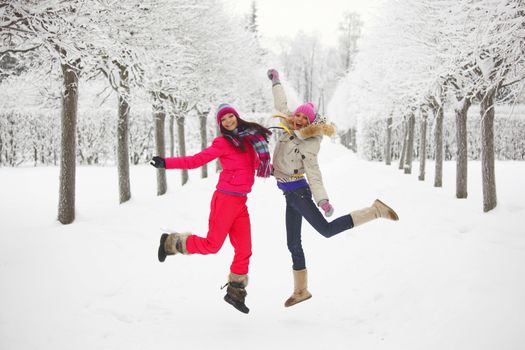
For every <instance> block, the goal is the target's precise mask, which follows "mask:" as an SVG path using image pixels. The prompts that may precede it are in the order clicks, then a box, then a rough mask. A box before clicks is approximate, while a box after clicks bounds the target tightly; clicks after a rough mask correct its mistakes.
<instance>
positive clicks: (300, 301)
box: [284, 295, 312, 307]
mask: <svg viewBox="0 0 525 350" xmlns="http://www.w3.org/2000/svg"><path fill="white" fill-rule="evenodd" d="M311 298H312V296H311V295H310V296H309V297H308V298H305V299H301V300H299V301H297V302H295V303H293V304H288V305H286V303H284V307H290V306H294V305H297V304H299V303H302V302H303V301H307V300H308V299H311Z"/></svg>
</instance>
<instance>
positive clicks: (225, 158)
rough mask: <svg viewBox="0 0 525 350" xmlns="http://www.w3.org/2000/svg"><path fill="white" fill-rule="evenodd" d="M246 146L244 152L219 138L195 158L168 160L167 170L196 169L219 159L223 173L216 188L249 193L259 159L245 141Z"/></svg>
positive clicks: (194, 156)
mask: <svg viewBox="0 0 525 350" xmlns="http://www.w3.org/2000/svg"><path fill="white" fill-rule="evenodd" d="M244 145H245V148H246V151H245V152H242V151H241V150H240V149H238V148H236V147H235V146H233V145H232V144H231V143H230V142H228V140H226V139H225V138H224V137H223V136H219V137H217V138H215V140H213V142H212V144H211V146H210V147H208V148H206V149H205V150H203V151H202V152H199V153H197V154H195V155H193V156H188V157H175V158H166V169H195V168H198V167H200V166H203V165H204V164H206V163H209V162H211V161H212V160H214V159H216V158H219V161H220V163H221V166H222V172H221V174H220V176H219V182H218V183H217V187H216V188H217V189H218V190H222V191H227V192H236V193H249V192H250V191H251V189H252V186H253V183H254V181H255V170H256V169H257V166H258V165H259V159H258V158H257V154H256V153H255V151H254V150H253V147H252V145H251V144H250V143H249V142H247V141H245V143H244Z"/></svg>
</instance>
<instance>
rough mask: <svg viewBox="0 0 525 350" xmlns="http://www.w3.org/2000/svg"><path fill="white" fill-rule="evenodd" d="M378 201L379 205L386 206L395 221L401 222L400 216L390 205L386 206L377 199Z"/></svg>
mask: <svg viewBox="0 0 525 350" xmlns="http://www.w3.org/2000/svg"><path fill="white" fill-rule="evenodd" d="M376 201H378V202H379V203H381V205H384V206H385V207H386V208H387V209H388V211H389V212H390V214H392V217H393V218H392V220H394V221H398V220H399V216H397V213H396V212H395V211H394V209H392V208H390V207H389V206H388V205H386V204H385V203H383V202H381V201H380V200H379V199H376Z"/></svg>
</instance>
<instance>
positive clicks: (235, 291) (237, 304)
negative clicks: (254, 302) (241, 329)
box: [224, 272, 250, 314]
mask: <svg viewBox="0 0 525 350" xmlns="http://www.w3.org/2000/svg"><path fill="white" fill-rule="evenodd" d="M226 285H227V286H228V288H227V289H226V295H225V296H224V300H225V301H226V302H227V303H228V304H230V305H232V306H233V307H234V308H236V309H237V310H239V311H240V312H243V313H245V314H247V313H248V312H250V309H248V307H247V306H246V304H245V301H246V295H247V294H248V293H247V292H246V286H247V285H248V275H237V274H235V273H233V272H230V275H229V276H228V283H227V284H226Z"/></svg>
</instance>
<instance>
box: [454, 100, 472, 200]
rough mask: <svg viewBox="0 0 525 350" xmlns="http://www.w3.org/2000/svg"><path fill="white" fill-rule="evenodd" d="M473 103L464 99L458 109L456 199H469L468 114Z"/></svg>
mask: <svg viewBox="0 0 525 350" xmlns="http://www.w3.org/2000/svg"><path fill="white" fill-rule="evenodd" d="M470 105H471V101H470V99H468V98H463V100H462V101H461V106H460V107H459V108H456V110H455V113H456V144H457V154H456V198H467V195H468V193H467V179H468V152H467V151H468V150H467V112H468V109H469V108H470Z"/></svg>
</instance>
